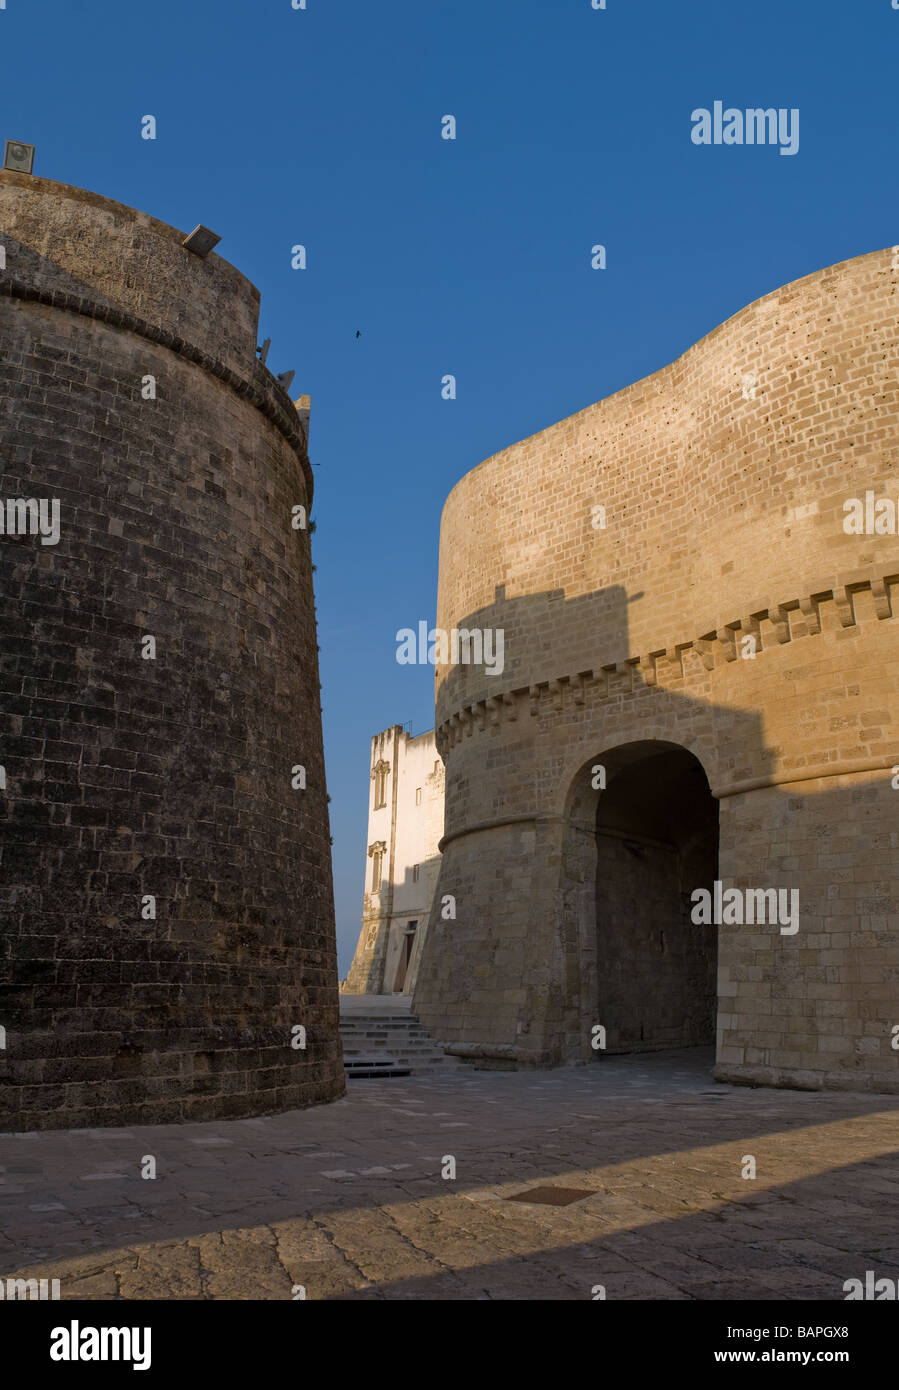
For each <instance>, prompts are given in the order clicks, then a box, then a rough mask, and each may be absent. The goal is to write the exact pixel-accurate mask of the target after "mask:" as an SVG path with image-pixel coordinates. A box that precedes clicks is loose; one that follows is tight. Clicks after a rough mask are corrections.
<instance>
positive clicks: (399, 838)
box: [341, 724, 444, 994]
mask: <svg viewBox="0 0 899 1390" xmlns="http://www.w3.org/2000/svg"><path fill="white" fill-rule="evenodd" d="M370 781H371V786H370V793H369V804H368V838H367V846H366V848H367V853H366V862H365V892H364V894H363V903H362V931H361V932H360V934H359V940H358V942H357V944H356V954H355V955H354V957H353V963H352V965H351V966H350V970H349V973H348V975H347V977H346V980H345V981H344V982H343V983H342V984H341V990H342V991H343V992H344V993H345V994H411V993H412V991H413V989H414V988H415V977H416V975H417V973H418V962H419V960H420V959H421V949H422V946H423V944H424V937H425V932H426V930H427V925H428V917H429V915H430V911H431V901H432V899H433V897H434V889H435V888H436V886H437V871H438V869H439V866H440V850H439V849H438V845H439V843H440V839H441V836H442V835H443V787H444V774H443V763H442V761H441V758H440V755H439V753H438V752H437V748H436V744H435V742H434V730H433V729H431V730H430V731H429V732H428V733H426V734H419V735H418V736H417V737H416V738H412V737H411V736H410V735H409V734H407V733H406V732H405V731H404V729H403V728H402V727H401V726H400V725H399V724H394V726H393V728H391V729H385V731H384V732H383V733H381V734H375V736H374V738H373V739H372V741H371V767H370Z"/></svg>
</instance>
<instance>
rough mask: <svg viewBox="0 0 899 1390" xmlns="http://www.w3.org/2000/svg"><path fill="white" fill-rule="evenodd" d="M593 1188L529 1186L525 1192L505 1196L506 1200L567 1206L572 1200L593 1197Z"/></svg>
mask: <svg viewBox="0 0 899 1390" xmlns="http://www.w3.org/2000/svg"><path fill="white" fill-rule="evenodd" d="M594 1195H595V1193H594V1191H593V1189H592V1188H591V1189H590V1190H589V1191H586V1190H585V1189H584V1188H582V1187H531V1188H528V1190H527V1192H516V1193H515V1195H514V1196H513V1197H507V1198H506V1201H507V1202H535V1203H539V1204H540V1205H541V1206H546V1207H567V1206H569V1205H570V1204H571V1203H572V1202H581V1201H583V1199H584V1198H585V1197H593V1196H594Z"/></svg>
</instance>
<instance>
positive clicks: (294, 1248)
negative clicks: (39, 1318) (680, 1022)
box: [0, 1049, 899, 1301]
mask: <svg viewBox="0 0 899 1390" xmlns="http://www.w3.org/2000/svg"><path fill="white" fill-rule="evenodd" d="M709 1066H710V1058H709V1055H708V1054H707V1052H706V1051H705V1050H704V1049H687V1050H683V1051H680V1052H677V1053H670V1054H662V1053H658V1054H654V1055H647V1054H642V1055H633V1056H619V1057H614V1058H604V1059H602V1061H601V1062H599V1063H597V1064H595V1065H587V1066H582V1067H572V1068H566V1069H564V1070H560V1071H557V1072H555V1073H553V1074H552V1075H551V1076H546V1075H545V1074H544V1075H542V1076H541V1075H540V1074H539V1073H529V1072H486V1071H480V1072H475V1071H472V1072H455V1071H454V1072H452V1073H449V1074H446V1075H441V1076H439V1077H438V1076H434V1077H424V1076H420V1077H410V1078H407V1079H405V1080H399V1079H395V1080H391V1081H384V1082H383V1083H381V1082H377V1081H372V1082H366V1083H359V1085H358V1087H357V1086H354V1087H353V1089H352V1091H351V1093H350V1094H349V1095H348V1096H347V1097H345V1098H344V1099H342V1100H341V1101H339V1102H337V1103H335V1104H331V1105H326V1106H318V1107H314V1108H311V1109H307V1110H297V1111H290V1112H287V1113H283V1114H280V1115H273V1116H269V1117H266V1118H262V1119H258V1118H256V1119H246V1120H233V1121H214V1122H209V1123H203V1124H200V1123H191V1124H186V1125H180V1126H172V1125H153V1126H131V1127H130V1128H129V1129H128V1130H114V1129H109V1130H106V1129H102V1130H72V1131H59V1130H50V1131H38V1132H36V1133H30V1134H21V1135H2V1136H0V1272H2V1276H3V1277H18V1278H58V1279H59V1280H60V1281H61V1296H62V1298H63V1299H78V1298H84V1299H90V1300H98V1301H103V1300H116V1299H190V1300H203V1299H282V1300H284V1299H288V1300H289V1299H291V1298H295V1297H297V1296H298V1295H297V1294H295V1293H294V1289H295V1288H296V1286H298V1285H302V1286H303V1288H304V1289H305V1291H306V1297H307V1298H308V1299H343V1300H347V1299H349V1300H355V1299H371V1298H375V1299H444V1300H469V1299H475V1300H485V1299H512V1298H514V1299H525V1300H540V1299H590V1298H592V1297H593V1294H592V1290H593V1287H594V1286H595V1285H597V1284H602V1285H603V1286H604V1287H605V1289H606V1297H607V1298H608V1299H656V1298H659V1299H675V1300H683V1299H714V1300H727V1299H735V1298H749V1299H762V1300H775V1299H776V1300H780V1299H785V1298H786V1299H810V1298H819V1299H825V1300H837V1301H839V1300H841V1299H842V1298H843V1297H844V1291H843V1283H844V1282H845V1280H847V1279H849V1278H852V1277H859V1276H862V1277H863V1276H864V1272H865V1270H866V1269H873V1270H875V1271H877V1273H878V1274H879V1275H880V1276H888V1277H893V1278H895V1277H896V1276H897V1274H899V1240H897V1238H896V1235H895V1232H896V1230H897V1229H899V1222H897V1217H899V1181H897V1170H896V1163H895V1157H896V1152H897V1150H899V1101H897V1100H896V1099H894V1098H893V1097H890V1096H880V1095H871V1094H864V1095H861V1094H859V1095H853V1094H851V1093H846V1092H826V1091H825V1092H820V1091H816V1092H809V1091H788V1090H756V1089H749V1088H741V1087H730V1086H720V1087H715V1086H714V1084H713V1083H711V1082H710V1081H709ZM147 1154H151V1155H152V1156H153V1157H154V1158H155V1159H156V1171H157V1176H156V1178H155V1179H143V1178H142V1177H141V1165H142V1162H143V1158H144V1156H145V1155H147ZM750 1154H751V1155H752V1156H753V1157H754V1159H755V1161H756V1171H757V1176H756V1178H755V1179H754V1180H753V1179H745V1178H743V1177H742V1176H741V1173H742V1168H743V1164H744V1161H745V1159H746V1156H747V1155H750ZM448 1156H452V1157H453V1158H454V1159H455V1160H456V1174H457V1176H456V1179H455V1180H446V1179H444V1178H443V1177H442V1176H441V1173H442V1168H443V1164H444V1161H445V1159H446V1158H447V1157H448ZM329 1163H331V1164H334V1165H335V1166H334V1167H330V1166H328V1167H326V1166H325V1165H326V1164H329ZM540 1187H544V1188H545V1187H551V1188H556V1189H558V1188H561V1187H569V1188H577V1189H581V1190H582V1191H585V1192H586V1193H587V1194H588V1195H586V1196H584V1197H582V1198H581V1199H580V1200H578V1201H576V1202H574V1203H572V1204H571V1205H567V1206H556V1205H541V1204H538V1203H534V1202H529V1201H525V1202H522V1201H509V1200H507V1199H508V1198H509V1197H513V1196H515V1194H520V1193H525V1194H526V1193H528V1192H529V1191H530V1190H532V1189H534V1188H540Z"/></svg>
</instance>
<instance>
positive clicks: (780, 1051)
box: [415, 586, 899, 1086]
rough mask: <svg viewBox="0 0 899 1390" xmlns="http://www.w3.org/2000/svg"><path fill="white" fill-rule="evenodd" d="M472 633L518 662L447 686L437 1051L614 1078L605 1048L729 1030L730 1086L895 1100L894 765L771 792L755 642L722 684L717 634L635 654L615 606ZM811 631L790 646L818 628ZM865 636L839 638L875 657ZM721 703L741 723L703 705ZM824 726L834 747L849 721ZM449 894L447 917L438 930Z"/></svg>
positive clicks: (441, 709) (424, 977) (586, 604)
mask: <svg viewBox="0 0 899 1390" xmlns="http://www.w3.org/2000/svg"><path fill="white" fill-rule="evenodd" d="M465 627H466V628H475V629H476V628H487V627H492V628H502V629H504V631H505V656H506V661H505V669H504V672H503V674H502V676H496V677H487V676H485V675H484V672H483V668H482V669H481V670H477V669H476V668H474V667H473V666H469V667H456V668H450V669H447V668H443V670H442V671H441V677H442V679H441V682H440V686H439V690H438V734H439V737H440V739H441V741H442V746H441V752H442V754H443V756H444V758H445V761H446V765H447V782H446V789H447V790H446V833H445V836H444V840H443V843H442V848H443V856H442V864H441V872H440V878H439V882H438V886H437V891H436V894H435V901H434V906H433V908H432V913H431V920H430V924H429V929H428V933H429V934H428V939H427V941H426V943H425V953H424V959H423V961H422V965H421V969H420V972H419V978H418V984H417V988H416V992H415V1009H416V1012H417V1013H418V1014H419V1015H420V1017H421V1019H422V1022H423V1023H424V1025H425V1026H426V1027H427V1028H428V1029H429V1031H431V1032H432V1034H435V1035H436V1036H439V1037H441V1039H444V1040H445V1041H447V1042H449V1043H450V1044H464V1045H465V1047H466V1048H468V1049H475V1050H477V1049H478V1048H480V1049H481V1055H482V1057H483V1059H484V1060H485V1061H489V1059H490V1058H491V1057H492V1058H493V1059H494V1060H495V1061H496V1062H497V1063H503V1064H514V1065H520V1064H527V1063H531V1064H533V1063H535V1062H537V1063H540V1064H544V1065H546V1064H553V1063H557V1062H560V1061H572V1060H590V1059H593V1058H596V1057H598V1056H601V1049H597V1048H595V1047H594V1046H592V1045H591V1039H592V1038H593V1037H594V1035H595V1029H596V1028H597V1027H601V1028H602V1029H604V1030H605V1050H608V1051H616V1050H618V1051H627V1050H638V1049H641V1048H653V1047H675V1046H682V1045H689V1044H694V1043H696V1044H698V1043H703V1042H707V1041H710V1040H711V1039H712V1038H714V1036H715V1023H716V1019H717V1025H718V1068H719V1073H720V1072H721V1070H722V1068H726V1067H727V1066H731V1065H733V1066H735V1067H736V1068H737V1069H738V1070H739V1069H740V1068H747V1067H748V1068H756V1069H758V1077H759V1079H761V1080H765V1079H770V1078H769V1077H768V1075H767V1071H766V1069H767V1070H768V1071H772V1070H776V1071H778V1073H779V1074H786V1073H790V1074H792V1075H794V1076H800V1074H802V1073H804V1074H806V1079H808V1076H809V1074H810V1073H811V1071H813V1070H815V1069H816V1068H817V1069H819V1070H820V1069H824V1070H827V1071H828V1072H834V1071H837V1072H842V1073H843V1074H844V1075H846V1076H847V1078H851V1080H852V1082H853V1084H854V1085H856V1086H858V1085H860V1084H863V1083H864V1082H865V1078H866V1077H867V1078H868V1080H869V1081H870V1076H871V1073H872V1072H880V1073H881V1074H883V1073H888V1074H889V1075H890V1076H891V1077H892V1079H893V1081H894V1082H895V1079H896V1074H897V1065H896V1064H897V1062H899V1054H897V1053H895V1052H893V1051H892V1050H891V1047H890V1033H891V1029H892V1027H893V1026H894V1025H895V1024H897V1023H899V931H897V928H899V883H897V869H896V867H895V863H894V861H895V854H894V853H893V854H892V857H891V849H890V845H891V842H894V841H895V832H894V830H893V827H894V825H895V805H896V804H899V803H896V802H895V800H894V798H895V797H896V792H894V791H893V790H892V788H891V783H890V777H889V775H888V772H887V765H888V762H889V758H888V757H887V756H883V757H882V758H881V759H880V765H881V766H882V768H883V769H884V770H882V771H881V770H879V769H868V770H866V771H865V772H864V773H863V774H861V775H863V776H864V777H865V779H866V780H864V781H862V782H859V781H854V783H853V784H852V785H843V786H840V787H834V786H832V784H831V786H832V789H829V790H811V789H810V784H809V783H806V784H804V785H802V784H799V785H801V786H802V790H801V791H800V792H797V791H796V790H795V788H790V789H789V790H787V789H785V788H784V787H782V786H775V785H771V784H770V779H771V777H772V775H773V774H774V773H775V770H776V768H777V767H778V766H782V763H781V759H782V757H783V752H784V750H783V749H779V748H771V747H767V746H766V744H765V739H764V734H763V724H764V721H765V717H766V714H767V713H768V711H769V710H770V708H771V706H772V704H773V703H775V702H776V701H777V700H778V693H777V690H776V688H775V687H774V686H773V685H772V684H771V680H772V678H773V677H774V675H775V672H774V671H773V670H770V669H769V670H765V669H764V668H763V667H762V666H761V662H762V660H763V657H764V655H765V654H767V652H768V647H769V643H770V638H768V637H767V636H765V637H764V641H763V640H762V636H763V634H762V633H761V631H760V630H759V631H758V632H757V634H756V637H757V639H758V640H757V645H756V649H755V655H754V656H752V657H750V656H749V655H748V653H749V651H750V650H751V648H750V647H747V648H746V651H747V655H746V657H745V659H744V658H743V656H742V655H741V650H740V642H741V639H742V638H743V637H745V636H747V634H746V633H744V632H742V631H739V630H737V631H736V632H735V636H734V644H733V647H732V655H731V658H730V660H729V661H728V662H727V664H726V665H725V663H724V662H722V661H721V660H720V659H719V660H718V661H716V659H715V655H716V654H715V652H714V651H713V650H711V649H712V647H713V643H715V642H716V641H717V635H716V634H715V633H712V634H709V636H708V637H706V638H704V639H700V640H699V641H697V642H693V643H685V644H683V645H682V646H681V647H679V648H678V649H677V650H675V651H669V652H667V653H665V654H662V653H657V654H655V655H653V657H652V658H651V659H648V660H647V659H646V658H638V657H634V656H633V655H631V653H630V651H629V646H628V635H627V627H628V624H627V599H626V596H625V592H624V590H623V589H622V588H620V587H617V586H616V587H613V588H611V589H606V590H601V591H596V592H594V593H591V594H587V595H579V596H577V597H576V598H574V599H572V600H570V601H566V600H565V598H564V594H563V593H561V592H560V591H548V592H545V593H542V594H538V595H532V596H527V597H522V598H517V599H511V600H507V599H506V598H505V595H504V590H502V589H498V590H497V598H496V601H495V602H494V603H493V604H491V605H489V606H488V607H486V608H484V609H482V610H480V611H479V612H477V613H475V614H473V615H471V616H470V617H469V618H468V619H467V620H466V622H465ZM837 627H839V625H838V624H837V625H836V627H834V629H833V630H834V631H836V630H837ZM794 629H795V630H794V631H793V632H791V641H793V640H795V639H796V638H798V637H801V636H804V635H809V634H810V633H813V632H818V630H819V629H818V628H816V627H811V628H810V629H808V631H805V632H804V631H803V630H801V629H800V626H799V624H798V623H794ZM864 630H865V625H864V624H863V625H861V626H859V627H856V628H855V629H854V630H850V629H840V634H841V636H842V637H843V639H844V640H847V633H849V634H850V636H855V638H856V639H857V640H858V641H864V640H865V639H864V637H863V632H864ZM820 631H821V632H822V633H823V634H824V635H826V634H827V632H829V631H830V626H829V620H828V622H826V623H825V624H824V626H822V627H821V629H820ZM593 634H595V635H593ZM884 635H886V634H885V633H884ZM569 636H570V642H568V643H566V638H568V637H569ZM819 641H820V642H822V646H821V647H820V648H816V647H812V646H811V645H810V646H809V647H807V648H806V647H805V646H802V647H801V649H800V652H799V653H796V652H795V650H794V652H793V654H792V656H791V654H790V648H788V647H787V648H785V647H783V646H782V645H779V646H778V648H777V649H778V650H780V651H781V652H784V651H786V653H787V659H788V660H792V663H793V665H797V664H798V662H800V661H803V660H804V659H806V658H808V657H811V658H812V659H815V658H817V659H819V660H824V659H825V658H826V657H828V656H829V655H830V656H832V650H833V649H832V647H830V646H827V645H825V644H824V642H823V641H822V638H820V637H819ZM771 645H772V646H773V643H772V644H771ZM550 646H551V647H552V650H553V652H554V653H555V655H554V656H553V657H552V658H551V662H552V665H550V662H549V660H548V659H547V657H546V652H547V650H548V649H549V647H550ZM560 651H567V654H568V657H567V662H566V663H565V664H564V665H561V669H562V670H566V671H567V673H568V674H566V675H565V676H564V677H563V678H561V679H560V675H559V672H560V664H561V663H560V658H559V655H558V654H559V652H560ZM843 652H844V656H843V660H844V661H845V664H846V668H847V669H853V656H852V654H851V651H850V650H847V649H846V648H844V649H843ZM865 655H866V656H867V660H868V663H869V664H870V660H871V656H870V653H869V652H867V651H866V653H865ZM774 657H775V653H772V655H771V657H770V658H769V659H772V660H773V659H774ZM857 659H858V663H859V667H858V669H861V670H864V662H863V660H862V657H861V653H858V654H857ZM831 679H833V677H832V675H831ZM724 681H727V682H728V686H729V687H730V689H729V693H730V692H731V691H732V693H733V695H734V697H735V700H734V704H723V703H720V702H715V701H713V700H712V699H711V698H710V696H711V693H712V690H714V689H717V690H720V689H721V688H722V684H723V682H724ZM494 686H495V687H496V688H495V689H493V688H492V687H494ZM685 687H689V688H690V690H691V693H690V694H686V693H683V692H684V689H685ZM485 691H486V696H485ZM784 698H788V696H787V694H786V693H785V695H784ZM794 698H795V697H794ZM882 698H883V697H882V696H878V697H877V699H878V700H881V699H882ZM738 701H739V703H740V704H742V705H743V706H744V707H743V708H739V707H737V702H738ZM753 703H756V704H757V705H758V708H757V709H755V710H754V709H752V708H751V707H750V708H749V709H747V708H745V706H746V705H747V704H748V705H750V706H751V705H752V704H753ZM798 717H800V718H803V719H804V720H805V721H806V722H807V720H808V719H809V718H812V719H813V718H814V717H815V714H814V711H811V712H806V711H802V713H801V714H800V715H799V716H798ZM823 718H824V722H822V724H821V726H820V729H819V731H818V732H819V735H820V737H819V740H818V741H819V743H820V744H821V746H824V747H827V746H828V745H827V743H826V731H827V730H828V729H829V728H832V727H833V725H832V723H830V724H829V723H828V722H827V720H828V719H832V711H830V710H828V712H827V714H826V715H825V716H824V717H823ZM802 733H803V737H804V738H805V739H806V741H808V738H809V735H808V728H807V727H805V728H803V730H802ZM813 734H814V731H813ZM878 734H879V731H878V730H877V729H876V728H872V729H870V730H869V735H868V736H869V738H870V742H869V746H868V749H866V748H865V747H864V746H862V747H860V748H859V750H858V751H859V753H860V754H864V753H865V752H866V751H868V752H870V749H871V748H874V749H875V750H876V748H877V738H878ZM859 737H860V738H861V737H863V736H862V735H861V734H860V735H859ZM880 740H881V741H880V747H881V750H882V748H883V746H884V745H883V736H882V734H881V735H880ZM841 741H842V742H843V744H845V742H846V735H845V734H843V735H842V738H841ZM811 742H812V743H814V742H815V737H814V736H813V737H812V739H811ZM831 746H832V741H831ZM840 752H841V755H842V749H841V750H840ZM891 756H892V757H895V754H893V755H891ZM897 760H899V759H897ZM807 761H808V762H809V763H811V762H814V761H815V760H814V759H808V760H807ZM872 761H877V759H876V757H875V758H872ZM747 783H749V784H752V783H755V785H750V786H748V787H747V786H746V785H745V784H747ZM710 784H711V786H710ZM741 784H743V786H744V789H743V790H735V789H738V788H739V787H740V786H741ZM821 785H823V784H822V783H821V782H818V783H817V784H816V786H817V787H820V786H821ZM713 793H714V795H713ZM719 810H720V818H719ZM716 883H717V884H718V885H720V886H719V888H718V889H716ZM698 890H705V892H706V893H707V894H708V905H707V906H708V919H707V920H705V921H703V920H697V918H698V917H701V916H702V914H703V911H704V908H705V907H706V904H705V903H704V902H703V901H701V900H697V898H696V897H694V894H695V893H696V892H697V891H698ZM730 890H737V891H736V893H733V894H732V893H730ZM771 890H776V891H775V892H774V893H773V894H772V891H771ZM762 891H763V893H764V896H759V894H760V892H762ZM446 895H451V897H452V899H453V901H454V903H455V905H456V917H455V919H454V920H443V918H442V916H441V901H442V900H443V898H444V897H445V896H446ZM797 895H798V897H797ZM797 906H798V914H799V915H798V921H797V922H795V923H794V920H793V919H794V915H795V910H796V907H797ZM716 919H717V920H716ZM716 978H717V987H716ZM735 1079H736V1077H735ZM784 1084H789V1082H788V1081H787V1082H785V1083H784Z"/></svg>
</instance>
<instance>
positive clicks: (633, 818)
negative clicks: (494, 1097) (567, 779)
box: [561, 739, 718, 1056]
mask: <svg viewBox="0 0 899 1390" xmlns="http://www.w3.org/2000/svg"><path fill="white" fill-rule="evenodd" d="M563 824H564V837H563V848H562V884H561V895H562V901H563V933H564V936H563V939H564V941H565V943H566V948H567V950H568V951H570V952H571V954H572V959H571V960H570V962H569V967H568V971H567V974H568V978H569V987H570V989H571V991H572V994H573V996H575V997H577V998H578V1000H579V1003H580V1013H581V1017H580V1020H579V1026H578V1032H579V1035H580V1038H581V1039H584V1038H585V1037H586V1038H589V1039H590V1042H591V1047H590V1051H591V1052H592V1053H593V1055H594V1056H598V1055H601V1050H602V1051H607V1052H630V1051H648V1050H653V1049H658V1048H666V1047H689V1046H695V1045H698V1044H708V1043H713V1042H714V1040H715V1020H716V1012H717V1008H716V1005H717V992H716V972H717V955H718V941H717V931H718V929H717V927H716V926H715V925H714V924H713V923H707V924H697V923H696V922H694V921H693V920H692V917H693V898H692V894H693V892H694V890H695V889H697V888H705V889H708V890H709V891H711V890H712V888H713V884H714V881H715V879H716V877H717V873H718V803H717V801H716V800H715V798H714V797H713V796H712V794H711V791H710V789H709V783H708V778H707V777H706V775H705V772H704V771H703V768H702V765H701V763H700V762H699V761H698V759H697V758H696V757H695V756H694V754H692V753H690V752H689V751H688V750H687V749H685V748H682V747H679V746H678V745H676V744H672V743H667V742H665V741H663V740H658V739H656V740H639V741H636V742H633V743H628V744H625V745H622V746H619V747H616V748H614V749H611V750H609V751H608V752H606V753H604V754H602V755H601V756H599V757H597V758H595V759H591V760H590V762H588V763H587V764H585V765H584V767H582V768H581V769H580V771H579V772H578V774H577V776H576V777H575V779H574V782H573V784H572V788H571V793H570V796H569V799H568V804H567V806H566V812H565V816H564V822H563ZM591 1010H592V1019H591ZM597 1025H599V1026H601V1027H602V1029H603V1034H602V1037H601V1040H602V1042H603V1044H604V1047H603V1049H601V1050H600V1049H598V1048H596V1047H595V1041H599V1037H598V1036H597V1035H596V1034H595V1032H594V1029H595V1027H596V1026H597ZM574 1043H575V1038H573V1037H572V1038H570V1039H569V1048H568V1050H569V1051H574ZM578 1050H579V1051H581V1052H583V1051H584V1049H583V1048H580V1049H578Z"/></svg>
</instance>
